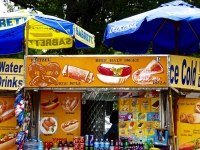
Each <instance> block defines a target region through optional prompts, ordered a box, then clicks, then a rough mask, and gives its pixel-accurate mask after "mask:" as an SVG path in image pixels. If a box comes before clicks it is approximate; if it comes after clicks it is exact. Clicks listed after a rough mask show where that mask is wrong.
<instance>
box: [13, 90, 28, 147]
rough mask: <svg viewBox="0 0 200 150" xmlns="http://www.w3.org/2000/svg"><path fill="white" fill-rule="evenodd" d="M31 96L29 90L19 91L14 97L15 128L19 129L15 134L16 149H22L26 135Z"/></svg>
mask: <svg viewBox="0 0 200 150" xmlns="http://www.w3.org/2000/svg"><path fill="white" fill-rule="evenodd" d="M31 106H32V103H31V97H30V94H29V92H26V93H23V91H20V93H19V94H18V95H17V97H16V99H15V104H14V107H15V116H16V117H17V125H16V128H17V129H19V132H18V134H17V135H16V142H15V145H17V147H18V150H21V149H23V145H24V142H25V140H26V138H27V135H28V127H29V123H30V110H31Z"/></svg>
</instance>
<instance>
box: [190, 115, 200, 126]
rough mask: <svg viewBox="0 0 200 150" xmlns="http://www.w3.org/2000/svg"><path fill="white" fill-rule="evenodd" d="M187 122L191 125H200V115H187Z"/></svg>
mask: <svg viewBox="0 0 200 150" xmlns="http://www.w3.org/2000/svg"><path fill="white" fill-rule="evenodd" d="M187 120H188V122H189V123H191V124H197V123H200V114H198V113H194V114H189V115H187Z"/></svg>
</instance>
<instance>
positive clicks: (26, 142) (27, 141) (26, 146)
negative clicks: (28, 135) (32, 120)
mask: <svg viewBox="0 0 200 150" xmlns="http://www.w3.org/2000/svg"><path fill="white" fill-rule="evenodd" d="M24 149H29V140H26V141H25V142H24Z"/></svg>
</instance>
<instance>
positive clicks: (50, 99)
mask: <svg viewBox="0 0 200 150" xmlns="http://www.w3.org/2000/svg"><path fill="white" fill-rule="evenodd" d="M80 125H81V93H76V92H70V93H69V92H53V91H41V100H40V137H41V138H42V139H45V140H47V141H54V140H60V139H61V140H65V139H67V140H68V141H72V140H73V137H74V136H80V129H81V127H80Z"/></svg>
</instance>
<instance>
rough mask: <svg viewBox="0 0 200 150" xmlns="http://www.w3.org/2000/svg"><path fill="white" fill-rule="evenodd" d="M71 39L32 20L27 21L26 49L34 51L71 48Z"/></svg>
mask: <svg viewBox="0 0 200 150" xmlns="http://www.w3.org/2000/svg"><path fill="white" fill-rule="evenodd" d="M72 44H73V39H72V37H71V36H70V35H67V34H64V33H62V32H60V31H58V30H56V29H53V28H51V27H49V26H46V25H44V24H42V23H40V22H38V21H35V20H33V19H31V20H29V36H28V47H29V48H36V49H59V48H70V47H72Z"/></svg>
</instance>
